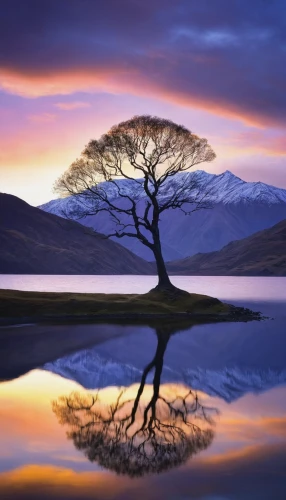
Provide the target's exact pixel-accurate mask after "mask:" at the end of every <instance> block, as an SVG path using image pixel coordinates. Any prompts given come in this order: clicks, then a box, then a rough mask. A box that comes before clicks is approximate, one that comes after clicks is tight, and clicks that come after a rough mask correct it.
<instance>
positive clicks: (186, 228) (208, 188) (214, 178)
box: [40, 170, 286, 260]
mask: <svg viewBox="0 0 286 500" xmlns="http://www.w3.org/2000/svg"><path fill="white" fill-rule="evenodd" d="M186 177H187V178H188V181H191V182H192V181H194V183H195V185H196V189H198V190H199V192H200V193H204V192H206V193H208V199H209V200H210V201H211V203H212V206H213V207H212V209H211V210H200V211H198V212H195V213H193V214H192V215H191V216H185V215H184V213H182V212H181V211H180V210H179V209H175V210H169V211H167V212H164V213H163V214H162V218H161V221H160V230H161V239H162V246H163V253H164V256H165V259H166V260H174V259H179V258H182V257H188V256H191V255H194V254H195V253H198V252H210V251H214V250H219V249H221V248H222V247H223V246H224V245H226V244H227V243H229V242H230V241H233V240H237V239H241V238H245V237H247V236H250V235H251V234H253V233H255V232H257V231H260V230H262V229H266V228H268V227H271V226H273V225H274V224H276V223H277V222H280V221H281V220H283V219H285V218H286V190H285V189H280V188H278V187H274V186H270V185H268V184H264V183H262V182H246V181H243V180H242V179H240V178H239V177H237V176H235V175H234V174H232V173H231V172H230V171H226V172H224V173H223V174H220V175H215V174H209V173H207V172H204V171H202V170H197V171H194V172H184V173H181V174H177V175H176V176H174V177H173V178H169V179H168V180H167V181H166V182H165V184H164V185H163V186H162V191H161V193H160V199H161V201H163V200H165V199H167V198H168V197H169V196H170V195H171V194H172V193H173V192H174V191H176V190H177V189H178V188H179V187H180V186H181V185H182V184H183V183H184V182H185V180H186ZM138 181H139V182H138ZM138 181H132V180H126V179H122V180H119V181H117V182H118V184H119V186H120V190H121V191H122V193H124V194H132V196H134V195H136V196H137V198H138V199H139V200H140V201H139V205H140V204H141V207H142V208H141V209H142V210H143V209H144V206H145V203H144V198H145V195H144V191H143V189H142V184H141V182H140V180H138ZM105 189H106V190H107V191H108V193H110V194H109V196H110V199H115V198H116V197H117V189H116V187H115V186H114V185H113V184H112V183H105ZM120 202H122V200H121V201H120ZM75 203H77V201H76V200H75V199H74V198H71V197H69V198H65V199H57V200H52V201H50V202H49V203H46V204H44V205H41V206H40V208H41V209H42V210H45V211H47V212H51V213H54V214H56V215H62V216H63V214H64V213H65V211H67V208H68V207H69V208H70V207H72V206H73V205H74V204H75ZM118 203H119V201H117V204H118ZM124 222H126V220H124ZM81 223H82V224H84V225H86V226H90V227H93V228H94V229H95V230H97V231H99V232H101V233H104V234H108V233H112V232H114V222H113V221H112V220H111V218H110V217H109V215H108V214H107V213H106V212H104V213H100V214H97V215H95V216H88V217H86V218H85V219H82V220H81ZM120 243H121V244H123V245H124V246H126V247H127V248H128V249H129V250H131V251H133V252H134V253H136V254H137V255H140V256H141V257H143V258H145V259H147V260H153V255H152V253H151V252H150V250H149V249H148V248H147V247H144V246H143V245H142V244H141V243H140V242H139V241H137V240H136V239H135V238H128V237H124V238H121V239H120Z"/></svg>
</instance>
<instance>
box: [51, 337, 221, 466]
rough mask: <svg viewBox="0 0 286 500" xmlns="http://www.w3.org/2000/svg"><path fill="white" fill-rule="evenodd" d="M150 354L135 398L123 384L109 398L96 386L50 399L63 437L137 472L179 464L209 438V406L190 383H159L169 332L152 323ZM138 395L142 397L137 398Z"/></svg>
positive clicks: (94, 457)
mask: <svg viewBox="0 0 286 500" xmlns="http://www.w3.org/2000/svg"><path fill="white" fill-rule="evenodd" d="M156 333H157V349H156V352H155V355H154V358H153V359H152V361H151V362H150V363H148V365H147V366H146V367H145V369H144V370H143V372H142V376H141V382H140V384H139V387H138V390H137V394H136V396H135V398H134V397H133V394H132V397H131V398H130V396H129V395H128V391H126V390H125V389H123V390H118V395H117V397H116V398H115V400H114V402H113V403H111V404H108V405H106V404H104V401H101V399H100V396H101V394H100V391H97V392H96V393H94V394H91V393H90V394H88V393H79V392H74V393H72V394H70V395H69V396H61V397H60V398H58V400H55V401H53V411H54V413H55V414H56V416H57V418H58V420H59V422H60V423H61V424H62V425H68V427H69V430H68V432H67V437H68V438H69V439H72V441H73V443H74V445H75V447H76V448H77V449H79V450H81V451H83V452H84V453H85V455H86V456H87V458H88V459H89V460H90V461H91V462H94V461H96V462H97V463H98V464H99V465H101V466H103V467H105V468H107V469H110V470H113V471H114V472H117V473H118V474H128V475H129V476H142V475H144V474H147V473H159V472H163V471H165V470H168V469H170V468H172V467H175V466H178V465H181V464H182V463H184V462H185V461H186V460H187V459H188V458H190V457H191V456H192V455H194V454H196V453H198V452H199V451H200V450H204V449H205V448H207V447H208V446H209V445H210V444H211V442H212V440H213V436H214V433H213V430H212V424H213V414H214V413H217V410H216V409H215V408H211V407H207V406H205V405H203V404H201V402H200V400H199V397H198V395H197V394H196V393H195V392H193V391H192V390H191V389H190V388H187V387H185V386H178V385H175V386H173V387H172V391H170V390H169V391H168V390H166V389H165V390H164V386H163V388H161V389H160V382H161V373H162V368H163V360H164V353H165V351H166V347H167V344H168V341H169V339H170V335H171V334H172V332H171V330H170V331H169V333H168V332H167V331H166V329H164V330H161V329H157V331H156ZM152 370H154V376H153V387H152V392H151V396H150V395H149V396H148V397H144V389H145V385H146V378H147V376H148V374H149V373H150V372H151V371H152ZM142 400H143V401H142Z"/></svg>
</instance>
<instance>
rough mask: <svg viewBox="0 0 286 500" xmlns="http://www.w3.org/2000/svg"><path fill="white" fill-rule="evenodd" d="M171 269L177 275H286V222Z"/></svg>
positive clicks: (169, 266)
mask: <svg viewBox="0 0 286 500" xmlns="http://www.w3.org/2000/svg"><path fill="white" fill-rule="evenodd" d="M167 267H168V271H169V273H170V274H173V275H176V276H179V275H183V276H185V275H193V276H202V275H205V276H223V275H226V276H286V220H283V221H281V222H279V223H278V224H275V226H273V227H271V228H269V229H264V231H259V232H258V233H255V234H253V235H252V236H248V238H243V239H242V240H238V241H232V242H231V243H228V245H226V246H225V247H223V248H222V250H219V251H217V252H209V253H198V254H196V255H193V256H192V257H188V258H186V259H181V260H178V261H173V262H169V263H168V265H167Z"/></svg>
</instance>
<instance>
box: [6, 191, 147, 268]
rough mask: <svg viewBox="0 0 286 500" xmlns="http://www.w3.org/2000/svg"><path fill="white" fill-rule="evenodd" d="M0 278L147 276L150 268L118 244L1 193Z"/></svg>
mask: <svg viewBox="0 0 286 500" xmlns="http://www.w3.org/2000/svg"><path fill="white" fill-rule="evenodd" d="M0 273H2V274H152V272H151V264H149V263H147V262H146V261H144V260H143V259H141V258H140V257H137V256H136V255H134V254H133V253H132V252H130V251H129V250H127V249H126V248H124V247H123V246H121V245H119V244H118V243H115V242H113V241H110V240H108V239H106V238H105V237H104V236H103V235H101V234H98V233H95V232H94V231H93V230H92V229H89V228H87V227H85V226H82V225H81V224H78V223H77V222H73V221H69V220H66V219H63V218H61V217H58V216H56V215H52V214H50V213H46V212H44V211H43V210H40V209H39V208H35V207H31V206H30V205H28V204H27V203H25V202H24V201H23V200H20V199H19V198H17V197H15V196H12V195H8V194H4V193H0Z"/></svg>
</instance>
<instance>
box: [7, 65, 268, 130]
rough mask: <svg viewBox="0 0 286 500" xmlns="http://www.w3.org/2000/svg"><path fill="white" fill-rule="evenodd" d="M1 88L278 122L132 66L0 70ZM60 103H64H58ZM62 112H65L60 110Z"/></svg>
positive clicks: (26, 94)
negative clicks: (153, 101)
mask: <svg viewBox="0 0 286 500" xmlns="http://www.w3.org/2000/svg"><path fill="white" fill-rule="evenodd" d="M0 88H2V89H3V90H5V91H7V92H9V93H12V94H16V95H20V96H23V97H28V98H35V97H40V96H52V95H69V94H73V93H75V92H89V93H93V92H108V93H115V94H123V93H130V94H131V95H134V96H142V97H153V98H157V99H160V100H165V101H169V102H171V103H174V104H177V105H180V106H183V107H195V108H198V109H201V110H204V111H207V112H211V113H213V114H215V115H218V116H220V117H223V118H228V119H236V120H239V121H242V122H243V123H245V124H246V125H251V126H255V127H258V128H264V127H265V126H266V125H271V124H274V123H276V122H277V120H275V119H274V118H271V117H268V116H266V114H264V113H263V110H261V112H256V111H254V110H250V109H248V108H247V107H244V108H243V107H242V106H241V104H236V103H235V102H230V100H228V99H227V98H224V97H221V96H220V97H214V96H212V95H203V94H201V93H200V91H198V90H192V89H191V88H190V89H188V91H183V90H179V89H178V88H177V87H176V84H175V83H174V84H173V86H172V84H170V83H169V82H168V81H166V83H164V82H163V83H162V82H159V83H158V82H156V81H155V80H154V79H152V78H151V77H150V76H149V74H148V71H146V73H143V72H142V70H140V69H137V68H134V67H132V68H131V67H130V66H129V67H128V66H127V67H124V66H123V67H120V66H118V67H112V68H108V69H106V68H96V69H93V70H91V69H80V70H66V71H61V72H59V71H58V72H56V71H54V72H53V73H49V74H48V75H47V74H44V73H40V74H37V73H31V74H26V73H25V74H24V73H20V72H16V71H11V70H3V69H2V70H1V69H0ZM59 104H63V103H59ZM61 109H67V107H65V108H63V107H62V108H61Z"/></svg>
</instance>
